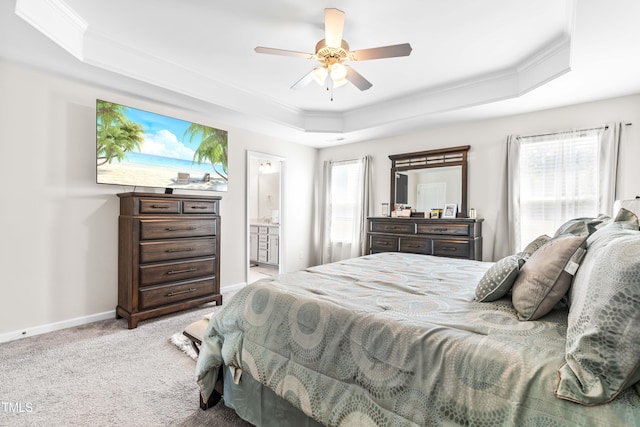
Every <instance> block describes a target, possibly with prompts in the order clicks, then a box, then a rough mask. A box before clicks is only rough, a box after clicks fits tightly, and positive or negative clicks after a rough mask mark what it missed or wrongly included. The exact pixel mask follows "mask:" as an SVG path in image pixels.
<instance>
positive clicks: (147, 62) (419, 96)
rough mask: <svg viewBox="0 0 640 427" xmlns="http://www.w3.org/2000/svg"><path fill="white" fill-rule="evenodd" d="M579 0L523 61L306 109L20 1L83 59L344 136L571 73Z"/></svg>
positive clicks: (33, 20) (42, 27)
mask: <svg viewBox="0 0 640 427" xmlns="http://www.w3.org/2000/svg"><path fill="white" fill-rule="evenodd" d="M574 1H575V0H567V14H568V19H567V24H566V28H565V30H564V34H562V36H560V37H559V38H557V39H556V40H553V41H552V42H551V43H549V44H547V45H546V46H544V47H542V48H541V49H539V50H538V51H536V52H534V53H532V54H531V55H529V56H528V57H527V58H525V59H524V60H522V61H521V62H520V63H519V64H516V65H515V66H512V67H509V68H505V69H501V70H496V71H494V72H492V73H489V74H485V75H479V76H475V77H473V78H470V79H466V80H462V81H455V82H450V83H448V84H446V85H443V86H440V87H430V88H423V89H419V88H417V90H416V92H414V93H413V94H410V95H404V96H400V97H397V98H394V99H389V100H386V101H384V102H382V103H377V104H375V105H369V106H365V107H361V108H357V109H352V110H347V111H344V112H318V111H305V110H302V109H299V108H295V107H292V106H290V105H285V104H282V103H279V102H276V101H274V100H272V99H267V98H265V97H263V96H261V95H258V94H257V93H253V92H251V91H248V90H246V89H245V88H241V87H237V86H232V85H229V84H227V83H225V82H221V81H217V80H215V79H212V78H211V77H210V76H207V75H203V74H202V73H201V72H198V71H196V70H193V69H189V68H187V67H185V66H183V65H181V64H177V63H174V62H172V61H170V60H168V59H166V58H161V57H158V56H157V55H153V54H152V53H150V52H147V51H142V50H139V49H137V48H135V47H134V46H132V45H124V44H122V43H119V42H117V41H115V40H113V39H111V38H109V37H107V36H106V35H104V34H100V33H98V32H96V31H95V30H92V28H91V26H89V25H88V24H87V22H86V21H85V20H84V19H83V18H82V17H81V16H80V15H79V14H78V13H76V12H75V11H74V10H73V9H71V8H70V7H69V6H68V5H67V4H66V3H65V2H64V1H62V0H17V1H16V9H15V12H16V14H17V15H18V16H20V17H21V18H22V19H24V20H25V21H26V22H28V23H29V24H30V25H32V26H33V27H34V28H36V29H37V30H38V31H40V32H41V33H42V34H44V35H45V36H47V37H48V38H49V39H51V40H52V41H54V42H55V43H56V44H58V45H60V46H61V47H62V48H63V49H65V50H66V51H68V52H69V53H71V54H72V55H73V56H74V57H75V58H77V59H78V60H79V61H81V62H83V63H86V64H88V65H92V66H96V67H99V68H102V69H104V70H108V71H111V72H114V73H116V74H120V75H123V76H126V77H129V78H133V79H136V80H138V81H143V82H145V83H149V84H152V85H155V86H159V87H162V88H165V89H168V90H170V91H173V92H176V93H178V94H181V95H185V96H188V97H191V98H193V99H196V100H200V101H204V102H207V103H210V104H212V105H216V106H219V107H223V108H226V109H229V110H231V111H234V112H237V113H240V114H242V115H244V116H246V117H247V121H250V120H256V121H262V122H264V121H267V122H270V123H272V124H274V125H275V127H276V128H283V129H286V131H287V134H290V133H291V132H293V133H294V134H295V133H296V132H297V133H302V134H307V135H308V134H314V135H316V136H320V135H326V137H327V139H335V138H336V136H347V135H349V134H356V133H362V131H366V130H368V129H376V128H380V127H381V126H384V125H390V124H393V123H398V122H402V121H407V120H420V119H422V118H426V117H428V116H431V115H435V114H438V113H443V112H448V111H454V110H460V109H464V108H468V107H472V106H477V105H481V104H488V103H492V102H496V101H500V100H505V99H509V98H515V97H518V96H520V95H522V94H524V93H527V92H529V91H531V90H533V89H535V88H537V87H539V86H541V85H544V84H545V83H547V82H549V81H551V80H553V79H555V78H557V77H559V76H561V75H563V74H565V73H567V72H569V71H570V70H571V33H572V31H573V15H575V13H574V9H575V4H574Z"/></svg>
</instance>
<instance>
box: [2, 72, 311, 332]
mask: <svg viewBox="0 0 640 427" xmlns="http://www.w3.org/2000/svg"><path fill="white" fill-rule="evenodd" d="M141 87H144V86H143V85H141ZM144 90H147V89H144ZM155 95H157V94H156V93H154V92H149V93H148V94H147V96H146V97H140V96H135V97H134V96H128V95H126V94H123V93H119V92H115V91H111V90H108V89H105V88H101V87H96V86H92V85H87V84H83V83H80V82H77V81H70V80H67V79H64V78H60V77H56V76H53V75H51V74H47V73H43V72H40V71H37V70H33V69H30V68H27V67H23V66H20V65H16V64H13V63H8V62H3V61H0V129H1V130H2V143H1V144H2V155H0V177H1V178H2V179H1V184H0V186H1V188H2V208H1V209H0V223H1V224H2V233H1V234H0V236H1V237H0V239H1V242H2V243H1V244H0V271H1V272H2V275H1V277H2V278H1V280H2V285H1V287H0V289H1V291H0V292H1V293H0V338H1V337H3V336H4V337H7V336H9V335H12V334H13V333H14V332H19V331H28V334H30V333H32V332H33V331H34V330H38V328H40V329H42V328H43V325H51V324H55V323H57V322H63V323H64V322H67V323H68V322H71V321H73V319H78V318H80V319H85V320H86V319H87V318H92V316H93V318H96V316H97V317H100V316H101V315H102V316H106V315H110V314H109V312H112V311H113V310H114V309H115V306H116V303H117V287H118V286H117V255H118V249H117V240H118V213H119V204H118V203H119V201H118V197H117V196H116V194H117V193H119V192H126V191H132V190H133V188H131V187H120V186H106V185H98V184H96V183H95V102H96V98H100V99H106V100H111V101H114V102H120V103H123V104H125V105H131V106H135V107H137V108H141V109H145V110H150V111H154V112H157V113H160V114H165V115H169V116H174V117H179V118H181V119H185V120H189V121H194V122H198V123H202V124H206V125H210V126H214V127H219V128H222V129H227V130H228V131H229V191H228V192H224V193H213V194H217V195H220V196H222V205H221V215H222V231H221V236H222V241H221V245H222V249H221V252H222V253H221V264H222V266H221V284H222V287H223V288H224V287H225V286H230V285H234V284H238V283H242V282H244V281H245V271H246V263H245V257H246V249H245V242H246V225H245V203H246V197H245V188H246V187H245V185H246V184H245V181H246V172H245V166H246V151H247V150H252V151H260V152H265V153H269V154H273V155H277V156H281V157H283V158H285V159H286V162H287V170H286V174H287V177H286V182H285V189H284V194H285V197H286V196H287V195H289V197H291V198H293V202H289V201H288V200H285V201H284V205H285V207H284V210H285V212H283V214H284V215H285V216H286V218H287V219H286V221H287V222H286V225H285V245H286V246H285V247H286V248H287V258H286V266H287V268H288V269H289V270H297V269H300V268H304V267H307V266H309V265H310V264H312V263H313V262H315V256H314V255H313V253H312V247H311V245H310V240H308V239H304V238H303V239H301V238H300V236H310V235H311V234H312V229H313V222H312V219H313V212H312V206H313V202H312V198H313V194H312V192H311V191H310V189H311V188H313V180H314V169H315V165H316V164H317V150H316V149H313V148H310V147H306V146H303V145H299V144H295V143H291V142H284V141H279V140H277V139H274V138H271V137H268V136H265V135H260V134H255V133H251V132H247V131H244V130H242V129H237V128H233V127H230V126H227V125H225V123H220V122H217V121H216V119H215V117H206V116H205V115H202V114H199V113H197V112H195V111H193V110H185V109H182V108H177V107H172V106H171V104H168V103H163V102H162V103H161V102H155V101H149V99H157V98H156V96H155ZM143 190H145V189H142V188H137V190H136V191H143ZM146 190H147V191H160V190H149V189H146ZM194 194H203V193H194ZM44 328H45V330H46V326H44ZM0 341H1V339H0Z"/></svg>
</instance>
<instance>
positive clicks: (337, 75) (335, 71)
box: [331, 62, 347, 87]
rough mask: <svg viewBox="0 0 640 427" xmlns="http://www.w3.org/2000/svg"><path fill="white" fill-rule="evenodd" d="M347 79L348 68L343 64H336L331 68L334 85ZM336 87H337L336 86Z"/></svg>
mask: <svg viewBox="0 0 640 427" xmlns="http://www.w3.org/2000/svg"><path fill="white" fill-rule="evenodd" d="M346 77H347V67H345V66H344V65H343V64H341V63H340V62H336V63H335V64H333V65H332V66H331V80H333V82H334V83H336V82H339V81H341V80H345V79H346ZM334 87H336V86H335V84H334Z"/></svg>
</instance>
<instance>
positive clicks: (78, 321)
mask: <svg viewBox="0 0 640 427" xmlns="http://www.w3.org/2000/svg"><path fill="white" fill-rule="evenodd" d="M115 316H116V311H115V310H110V311H105V312H103V313H97V314H91V315H89V316H82V317H76V318H73V319H68V320H63V321H61V322H55V323H48V324H46V325H40V326H34V327H32V328H25V329H21V330H18V331H13V332H5V333H3V334H0V343H3V342H8V341H14V340H18V339H21V338H27V337H31V336H34V335H40V334H46V333H47V332H53V331H59V330H60V329H66V328H71V327H73V326H80V325H85V324H87V323H92V322H97V321H99V320H107V319H113V318H115Z"/></svg>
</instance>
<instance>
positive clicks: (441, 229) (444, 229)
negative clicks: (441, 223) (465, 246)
mask: <svg viewBox="0 0 640 427" xmlns="http://www.w3.org/2000/svg"><path fill="white" fill-rule="evenodd" d="M433 231H447V229H446V228H434V229H433Z"/></svg>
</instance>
